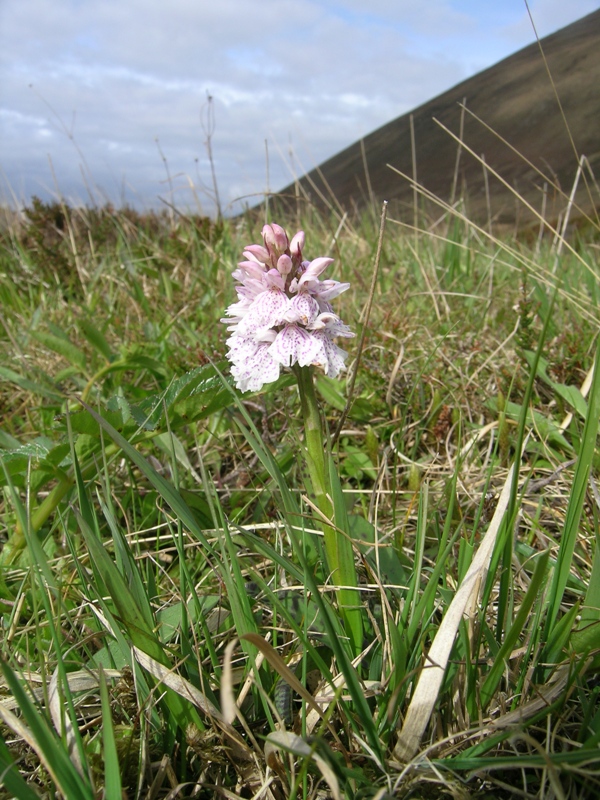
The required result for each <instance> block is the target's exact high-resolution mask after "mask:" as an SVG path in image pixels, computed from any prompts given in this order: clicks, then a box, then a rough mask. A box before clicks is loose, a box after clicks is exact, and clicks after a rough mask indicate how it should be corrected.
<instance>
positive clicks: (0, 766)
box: [0, 738, 40, 800]
mask: <svg viewBox="0 0 600 800" xmlns="http://www.w3.org/2000/svg"><path fill="white" fill-rule="evenodd" d="M0 774H1V776H2V778H1V780H2V785H3V786H4V787H5V788H6V789H8V791H9V793H10V795H11V796H12V797H18V798H19V800H40V797H39V795H38V794H36V792H34V791H33V789H32V788H31V787H30V786H29V784H28V783H26V781H24V780H23V778H22V777H21V775H20V773H19V769H18V767H17V765H16V764H15V762H14V761H13V759H12V758H11V754H10V750H9V749H8V747H7V746H6V745H5V744H4V740H3V739H1V738H0Z"/></svg>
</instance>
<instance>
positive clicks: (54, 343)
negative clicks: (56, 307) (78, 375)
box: [30, 331, 86, 372]
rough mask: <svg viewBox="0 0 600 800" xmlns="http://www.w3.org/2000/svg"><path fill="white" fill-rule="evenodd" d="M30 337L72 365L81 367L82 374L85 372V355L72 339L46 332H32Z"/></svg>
mask: <svg viewBox="0 0 600 800" xmlns="http://www.w3.org/2000/svg"><path fill="white" fill-rule="evenodd" d="M30 335H31V337H32V338H33V339H35V340H36V341H37V342H40V344H43V345H44V347H47V348H48V350H52V351H53V352H54V353H58V355H59V356H62V357H63V358H66V359H67V361H69V362H70V363H71V364H73V365H74V366H76V367H79V369H80V370H81V371H82V372H83V371H84V370H85V362H86V358H85V353H84V352H83V350H80V349H79V347H77V346H76V345H74V344H73V342H71V341H70V339H68V338H62V337H61V336H56V335H54V334H52V333H44V331H30Z"/></svg>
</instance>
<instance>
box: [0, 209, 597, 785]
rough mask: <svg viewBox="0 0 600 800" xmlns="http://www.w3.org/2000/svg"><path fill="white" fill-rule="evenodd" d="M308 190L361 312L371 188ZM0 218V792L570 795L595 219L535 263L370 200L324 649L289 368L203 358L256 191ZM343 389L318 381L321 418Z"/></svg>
mask: <svg viewBox="0 0 600 800" xmlns="http://www.w3.org/2000/svg"><path fill="white" fill-rule="evenodd" d="M306 214H307V217H306V219H305V220H304V219H303V220H300V226H302V227H304V228H305V229H306V231H307V234H308V241H309V243H310V250H311V253H312V254H325V253H331V254H332V255H333V256H335V258H336V264H335V267H334V269H335V270H336V271H337V272H336V274H335V277H338V278H341V279H343V280H347V281H350V282H351V289H350V290H349V291H348V292H347V293H346V294H344V295H343V296H342V298H341V303H340V305H341V313H342V316H343V318H344V320H346V321H347V322H348V323H349V324H350V325H351V327H352V328H353V329H355V330H357V331H360V330H361V325H362V321H363V309H364V306H365V302H366V295H367V292H368V288H369V284H370V281H371V273H372V268H373V262H374V257H375V251H376V247H377V235H378V229H377V223H376V221H375V219H374V217H375V215H365V216H364V217H363V218H361V219H355V220H351V219H349V218H347V217H346V218H343V219H341V224H340V218H339V217H336V216H335V215H334V216H332V219H331V220H326V219H324V218H323V217H317V216H315V215H314V214H312V213H311V212H310V210H307V212H306ZM5 219H6V220H7V221H6V224H5V225H4V227H3V230H2V234H1V240H0V298H1V301H2V312H1V318H0V321H1V322H2V329H1V332H0V348H1V350H2V353H1V362H0V376H1V377H2V382H1V383H0V416H1V418H2V424H1V427H0V448H1V455H2V473H1V475H0V482H1V483H2V492H3V493H2V505H1V508H0V526H1V527H0V537H1V542H2V552H1V553H0V616H1V621H2V627H3V631H4V635H3V638H2V643H1V645H0V647H1V657H2V667H3V678H2V683H1V690H0V691H1V697H0V715H1V720H2V721H1V728H0V729H1V732H2V737H3V741H2V742H0V769H1V771H2V776H3V778H2V780H3V782H4V789H2V792H3V796H6V797H9V796H18V797H24V798H26V797H34V796H37V795H38V793H41V794H42V795H49V794H52V793H54V792H58V793H60V794H62V796H65V797H69V798H71V797H93V796H96V795H97V793H98V792H100V791H101V790H102V789H103V788H104V789H105V790H106V792H107V796H111V797H116V796H118V795H120V792H121V790H124V791H126V792H127V794H128V796H130V797H134V796H135V797H138V796H139V797H153V798H154V797H166V796H170V797H175V796H190V797H191V796H193V797H213V796H214V797H231V796H248V797H250V796H254V797H273V798H283V797H291V796H303V797H317V796H332V797H342V796H343V797H348V798H350V797H356V798H359V797H368V796H375V795H377V796H379V797H381V796H384V794H383V793H387V795H388V796H390V795H391V796H398V797H409V796H410V797H440V796H453V797H456V796H460V797H481V798H483V797H489V796H491V793H493V794H494V795H495V796H496V797H512V796H526V797H549V796H551V795H550V792H553V793H554V794H553V796H555V797H580V798H584V797H593V796H595V795H596V794H597V792H598V790H599V786H598V779H597V771H598V764H599V762H600V757H599V755H598V741H599V736H600V734H599V730H600V727H599V726H600V714H599V710H598V704H597V697H598V691H597V686H596V679H595V674H596V672H597V668H598V655H597V654H598V651H599V648H600V637H599V634H598V630H600V629H599V628H598V622H599V612H598V607H599V605H600V598H599V597H598V589H597V586H598V580H597V578H598V569H599V567H598V564H599V563H600V561H599V559H598V558H597V555H596V554H597V552H598V551H597V546H596V543H597V538H598V513H599V512H598V507H599V503H600V498H599V495H598V488H597V486H596V477H597V473H598V450H597V421H598V402H599V397H600V395H599V392H598V389H599V386H598V384H599V382H600V378H599V377H598V375H597V374H595V373H593V372H592V367H593V364H594V360H595V358H596V359H597V355H596V351H597V342H596V339H597V336H596V332H597V328H598V311H597V307H598V304H597V300H598V291H599V287H598V277H597V258H598V250H597V244H596V242H595V241H594V239H595V238H596V239H597V234H596V233H595V232H594V231H592V234H591V235H590V237H589V239H588V240H583V239H578V240H577V241H573V242H571V244H572V247H571V248H569V247H566V246H565V247H564V250H563V253H562V255H561V257H560V259H559V260H558V261H557V259H556V243H553V242H552V240H551V239H549V238H548V239H546V238H544V237H542V239H541V241H538V240H537V239H536V240H535V241H532V242H530V241H527V240H525V239H524V240H523V241H521V240H518V239H515V238H514V237H512V238H506V239H502V238H494V237H493V236H492V237H490V236H489V234H488V233H486V232H483V231H481V230H480V229H477V228H475V227H474V226H471V225H470V224H469V223H468V222H467V221H465V220H464V219H461V218H460V216H455V217H452V216H450V215H448V216H446V217H444V219H443V220H442V221H440V222H439V224H437V226H436V227H435V229H434V230H433V232H431V233H427V232H415V231H413V230H408V231H407V230H406V229H405V226H404V225H401V224H400V222H398V221H394V220H390V221H389V222H388V228H387V231H386V235H385V238H384V241H383V248H382V253H381V264H380V272H379V276H378V281H377V285H376V290H375V296H374V304H373V308H372V311H371V319H370V324H369V328H368V331H367V332H366V340H365V348H364V351H363V353H362V360H361V367H360V370H359V372H358V375H357V382H356V387H355V397H354V401H353V403H352V405H351V407H350V412H349V415H348V417H347V419H346V420H345V421H344V422H343V426H342V428H341V431H340V435H339V439H338V442H337V446H336V453H335V459H336V466H337V473H338V474H339V478H340V483H341V487H342V489H343V501H344V504H345V507H346V512H347V514H346V516H347V522H346V523H345V524H346V525H347V527H346V529H344V530H342V531H340V535H343V536H347V537H350V538H351V540H352V542H353V546H354V552H355V557H356V565H357V569H358V574H359V592H360V598H361V609H362V623H361V624H362V625H363V627H364V631H365V634H364V641H363V648H362V652H361V654H360V655H359V657H358V658H354V659H353V653H352V652H351V648H350V647H349V646H348V637H347V635H346V631H345V629H344V624H343V620H342V617H341V615H340V614H339V613H338V608H337V591H336V587H335V586H332V585H331V582H330V580H329V579H328V576H327V575H326V574H324V572H323V569H322V544H321V537H320V534H319V532H318V530H319V525H318V522H319V518H318V516H316V515H315V510H314V505H313V504H312V501H311V497H310V496H308V495H307V493H306V491H305V489H304V483H303V480H304V476H303V471H302V466H301V463H300V460H299V444H298V440H299V437H301V434H300V431H301V429H302V425H301V420H300V418H299V410H298V397H297V390H296V388H295V386H294V383H293V381H292V380H291V378H290V376H284V377H282V378H281V379H280V381H279V382H278V383H277V384H276V385H273V386H270V387H268V388H267V390H266V391H264V392H263V393H262V394H260V395H256V396H243V397H240V398H238V397H237V396H236V395H235V393H234V391H233V390H232V389H231V387H230V385H229V383H228V380H227V377H226V375H227V368H226V363H225V362H224V354H225V347H224V339H225V335H224V326H223V325H221V324H220V323H219V318H220V317H221V316H222V315H223V312H224V309H225V308H226V306H227V305H228V304H229V303H230V302H231V300H232V295H233V287H232V283H231V281H230V277H229V276H230V272H231V270H232V269H233V268H234V265H235V264H236V262H237V261H238V260H239V258H240V256H241V251H242V248H243V245H245V244H247V243H248V242H250V241H255V240H257V239H258V236H259V232H260V227H261V221H260V220H258V219H256V218H254V217H252V216H250V215H249V216H247V217H245V218H243V219H240V220H235V221H224V222H222V223H219V225H218V226H215V225H213V224H211V223H209V222H207V221H206V220H201V219H196V218H189V217H186V216H180V217H177V218H175V219H173V218H172V217H166V216H158V217H155V216H152V215H147V216H145V217H140V216H139V215H135V214H133V212H129V211H117V210H115V209H110V208H106V209H95V210H88V209H71V208H67V207H65V206H63V205H61V204H58V205H56V206H45V205H44V204H41V203H40V202H39V201H36V202H35V203H34V204H33V206H32V207H31V208H30V209H28V210H27V211H26V213H25V214H24V215H23V216H21V217H20V218H9V216H8V215H6V217H5ZM278 221H279V222H281V223H283V224H286V220H285V219H282V218H278ZM288 227H289V228H292V227H293V225H289V226H288ZM425 227H426V226H425V225H424V228H425ZM334 234H335V236H334ZM356 356H357V354H356V351H355V352H351V354H350V360H349V370H350V373H351V371H352V369H353V362H352V359H355V358H356ZM586 377H589V381H588V383H587V388H585V389H583V390H582V387H585V386H586ZM346 389H347V386H346V381H339V382H338V381H330V380H328V379H326V378H323V377H321V378H319V379H318V381H317V390H318V392H319V396H320V398H321V399H322V401H323V408H324V411H325V414H326V418H327V424H328V428H329V430H331V431H334V430H335V428H336V425H337V422H338V421H339V420H340V416H341V414H342V412H343V410H344V408H345V405H346ZM82 401H83V402H82ZM513 463H516V467H515V472H514V481H513V483H512V484H510V483H509V484H508V488H507V489H506V491H505V492H504V494H502V490H503V487H504V486H505V485H506V482H507V477H508V475H509V468H510V465H511V464H513ZM500 498H502V501H501V504H500V510H498V502H499V499H500ZM501 511H502V513H500V512H501ZM490 530H492V534H493V536H492V537H491V538H488V539H487V542H488V544H489V545H490V549H489V553H488V558H487V559H486V560H482V561H481V563H480V561H477V558H478V556H477V553H478V551H479V548H480V546H481V544H482V542H483V541H486V539H485V537H486V535H488V536H489V535H490ZM479 552H481V551H479ZM478 565H479V566H480V568H479V569H477V571H476V573H473V569H474V568H475V567H477V566H478ZM471 574H476V580H475V583H474V588H473V591H470V592H468V593H466V594H464V592H465V589H464V587H465V584H464V580H465V577H466V576H469V575H471ZM461 585H462V587H463V588H462V589H461V588H460V587H461ZM461 592H463V594H464V597H465V604H464V607H461V609H460V611H459V613H458V615H457V618H456V621H455V624H454V627H453V628H451V630H450V631H449V633H448V636H449V639H448V641H447V647H446V651H445V652H446V655H445V658H447V665H445V666H444V669H443V672H441V673H440V675H439V681H438V682H437V684H436V683H435V681H434V682H433V684H432V687H433V688H430V689H429V691H430V692H432V694H430V695H429V696H427V697H426V702H425V705H426V707H427V711H426V713H425V716H421V718H420V719H421V722H420V723H419V725H421V723H422V725H421V727H422V731H421V729H420V728H416V727H415V728H411V725H412V722H411V720H414V719H415V716H414V715H415V708H416V706H415V705H414V704H413V705H411V704H412V703H413V700H414V698H415V697H419V696H421V694H422V692H423V689H421V690H417V685H420V686H421V687H423V686H426V684H427V681H428V670H430V671H431V670H433V669H436V668H438V667H436V665H435V664H434V665H432V664H431V663H430V661H428V654H430V655H431V653H430V648H431V647H432V643H433V642H434V641H436V637H437V635H438V632H439V631H440V629H441V628H442V631H443V630H446V631H448V627H449V626H450V622H449V620H450V619H451V615H450V616H448V612H449V609H456V605H454V606H453V599H454V598H456V597H457V596H459V597H460V596H461V595H460V593H461ZM444 620H445V622H444ZM440 641H441V640H440V639H439V638H438V639H437V644H436V645H435V646H434V649H433V653H434V654H435V653H436V652H439V651H438V649H437V648H439V647H440ZM424 676H425V680H423V679H424ZM434 684H435V685H434ZM288 686H289V687H290V689H288V688H287V687H288ZM56 698H60V702H58V703H57V701H56ZM407 725H408V726H409V728H408V729H407ZM378 792H379V794H377V793H378Z"/></svg>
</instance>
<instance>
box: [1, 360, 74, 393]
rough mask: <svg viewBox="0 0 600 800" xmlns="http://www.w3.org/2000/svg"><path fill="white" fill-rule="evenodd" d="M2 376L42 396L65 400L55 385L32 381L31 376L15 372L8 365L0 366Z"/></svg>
mask: <svg viewBox="0 0 600 800" xmlns="http://www.w3.org/2000/svg"><path fill="white" fill-rule="evenodd" d="M0 378H3V379H4V380H6V381H10V382H11V383H14V384H16V385H17V386H20V387H21V389H25V391H27V392H33V393H34V394H38V395H40V397H47V398H49V399H51V400H63V399H64V398H63V395H62V394H61V393H60V392H59V391H58V389H56V388H55V387H54V386H48V385H46V384H43V383H38V382H36V381H32V380H30V379H29V378H24V377H23V376H22V375H19V373H18V372H14V370H12V369H8V368H7V367H0Z"/></svg>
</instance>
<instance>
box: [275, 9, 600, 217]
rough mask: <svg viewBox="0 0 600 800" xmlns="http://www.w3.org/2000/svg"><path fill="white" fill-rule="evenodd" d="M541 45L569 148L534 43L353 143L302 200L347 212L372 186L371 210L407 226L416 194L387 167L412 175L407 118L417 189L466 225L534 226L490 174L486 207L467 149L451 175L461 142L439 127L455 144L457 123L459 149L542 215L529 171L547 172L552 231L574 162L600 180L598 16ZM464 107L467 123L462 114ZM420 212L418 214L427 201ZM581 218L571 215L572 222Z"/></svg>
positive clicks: (537, 179)
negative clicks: (584, 163)
mask: <svg viewBox="0 0 600 800" xmlns="http://www.w3.org/2000/svg"><path fill="white" fill-rule="evenodd" d="M541 44H542V47H543V52H544V55H545V57H546V61H547V65H548V69H549V71H550V73H551V74H552V78H553V80H554V84H555V88H556V93H557V94H558V97H559V98H560V103H561V104H562V108H563V111H564V115H565V117H566V119H567V121H568V126H569V130H570V134H571V136H572V140H573V141H571V139H570V136H569V131H568V130H567V127H566V125H565V122H564V120H563V117H562V115H561V111H560V107H559V104H558V102H557V99H556V95H555V90H554V88H553V86H552V83H551V81H550V79H549V77H548V72H547V69H546V65H545V64H544V59H543V58H542V55H541V52H540V46H539V44H538V43H537V42H535V43H533V44H531V45H529V46H527V47H525V48H523V49H522V50H520V51H518V52H517V53H515V54H513V55H512V56H509V57H508V58H506V59H504V60H503V61H500V62H499V63H498V64H495V65H494V66H492V67H490V68H489V69H486V70H484V71H483V72H480V73H478V74H477V75H475V76H474V77H472V78H469V79H468V80H466V81H463V82H462V83H459V84H458V85H457V86H454V87H453V88H452V89H450V90H449V91H447V92H444V93H443V94H441V95H439V96H438V97H436V98H434V99H433V100H430V101H429V102H427V103H425V104H424V105H422V106H419V107H418V108H416V109H415V110H414V111H413V112H411V113H408V114H404V115H403V116H401V117H398V118H397V119H394V120H393V121H392V122H389V123H388V124H386V125H384V126H383V127H381V128H379V129H378V130H376V131H374V132H373V133H371V134H370V135H369V136H367V137H365V138H364V139H363V141H362V146H361V142H360V141H359V142H355V143H354V144H353V145H351V146H350V147H348V148H346V149H345V150H343V151H342V152H340V153H338V154H337V155H335V156H334V157H333V158H331V159H329V160H328V161H326V162H324V163H323V164H321V165H320V167H318V168H317V169H315V170H313V171H312V172H310V173H308V175H307V176H304V177H303V178H302V179H301V180H300V184H301V186H302V191H303V192H304V193H306V194H307V195H308V196H309V197H310V198H311V200H312V201H313V202H315V203H316V204H317V205H322V204H323V197H325V198H327V200H328V201H331V198H332V195H333V196H334V197H335V198H336V200H337V202H338V203H339V204H340V205H341V206H342V207H343V208H345V209H347V210H351V209H353V208H361V207H364V206H365V204H366V203H367V202H368V199H369V181H370V188H371V195H372V197H373V198H374V199H375V200H376V201H382V200H389V201H390V203H391V207H392V208H393V209H394V212H395V213H396V214H400V215H401V216H403V217H404V218H412V213H413V207H414V205H413V204H414V197H413V189H412V186H411V184H410V182H409V181H408V180H405V179H404V178H402V177H401V176H400V175H398V174H397V172H395V171H393V170H392V169H391V168H390V166H388V165H391V166H392V167H394V168H395V169H396V170H399V171H400V172H402V173H404V174H405V175H410V176H412V174H413V166H412V148H411V131H410V117H411V115H412V117H413V124H414V139H415V153H416V167H417V179H418V181H419V183H421V184H422V185H423V186H424V187H425V188H426V189H427V190H429V191H430V192H433V193H434V194H435V195H436V196H437V197H440V198H442V199H443V200H446V201H448V200H450V199H451V198H452V197H454V198H455V199H458V198H459V197H461V196H462V197H464V198H465V200H466V202H467V210H468V213H469V215H470V217H471V218H472V219H475V220H478V221H480V222H485V221H487V219H488V215H490V214H491V217H492V219H493V221H494V222H495V223H500V224H510V225H513V224H515V222H516V223H517V225H518V226H519V227H523V226H527V225H529V224H531V223H532V222H534V221H535V215H534V214H533V213H532V212H531V211H530V210H528V209H527V208H526V206H525V205H524V204H522V203H517V202H516V200H515V197H514V195H513V194H512V193H511V191H510V190H509V189H508V188H506V187H505V186H504V185H503V184H502V183H501V182H500V181H499V180H498V179H497V178H496V177H494V176H493V175H492V174H488V185H489V204H488V200H487V199H486V187H485V183H486V182H485V179H484V170H483V167H482V164H481V163H480V162H479V161H478V160H477V159H476V158H475V157H474V156H473V155H471V154H469V153H468V152H467V151H466V150H465V149H462V152H461V155H460V159H459V165H458V171H457V169H456V165H457V150H458V145H457V142H456V140H454V139H453V138H452V137H451V136H450V135H449V134H448V133H447V132H446V131H444V130H442V129H441V128H440V127H439V126H438V125H437V124H436V122H435V119H437V120H439V122H441V123H442V124H443V125H445V126H446V127H447V128H449V129H450V130H451V131H452V132H453V133H455V134H456V135H457V136H458V135H459V132H460V127H461V116H462V118H463V124H464V127H463V142H464V143H465V144H466V145H467V146H468V147H469V148H471V149H472V150H473V152H474V153H476V154H478V155H480V156H481V155H482V156H483V157H484V158H485V162H486V164H488V165H489V166H490V167H491V168H492V169H493V170H495V171H496V172H498V173H499V174H500V175H501V176H502V177H503V178H504V180H505V181H506V182H507V183H508V184H509V186H512V187H514V188H515V189H517V190H518V192H519V194H521V195H522V196H523V197H524V199H525V200H527V202H528V203H530V204H531V205H532V206H533V207H534V208H535V209H537V210H538V211H541V210H542V206H543V199H544V190H543V187H544V182H545V178H544V177H541V176H540V175H539V174H538V173H537V172H536V170H535V168H537V169H539V170H541V171H543V173H544V176H545V177H546V179H547V181H548V191H547V194H546V204H545V217H546V219H548V220H549V221H555V220H556V219H557V218H558V216H559V214H560V212H561V211H562V210H563V209H564V207H565V205H566V200H565V198H564V197H563V196H561V194H560V192H559V191H558V190H557V188H556V187H559V188H560V189H561V190H562V191H563V192H566V193H567V195H568V194H569V193H570V191H571V187H572V185H573V181H574V178H575V175H576V172H577V164H578V156H581V155H582V154H583V155H585V156H586V157H587V159H588V160H589V163H590V166H591V170H592V172H593V173H594V174H595V176H596V179H598V178H599V177H600V90H599V88H598V87H599V86H600V10H598V11H595V12H593V13H592V14H589V15H588V16H586V17H584V18H582V19H580V20H578V21H577V22H575V23H573V24H571V25H569V26H567V27H565V28H562V29H561V30H559V31H558V32H556V33H554V34H552V35H550V36H547V37H545V38H544V39H542V40H541ZM463 101H466V106H467V109H468V111H467V112H466V113H464V112H462V111H461V108H460V105H459V104H460V103H462V102H463ZM468 112H472V113H473V114H475V115H477V117H479V118H480V120H482V121H483V122H484V123H485V124H486V125H487V126H489V128H490V129H491V130H492V131H494V132H495V134H497V135H495V134H494V133H492V132H490V130H488V129H486V127H485V126H484V125H483V124H482V123H481V122H480V121H478V120H477V119H475V118H474V117H473V116H471V114H470V113H468ZM498 137H501V138H503V139H505V140H506V142H508V143H509V144H510V145H511V146H512V147H513V148H515V150H516V151H517V152H515V151H514V150H512V149H511V148H510V147H509V146H508V145H507V144H505V143H503V142H502V141H501V139H500V138H498ZM363 148H364V153H363ZM574 148H575V149H576V151H577V154H576V153H575V150H574ZM518 154H520V155H518ZM520 156H523V157H524V158H525V159H527V160H528V161H530V162H531V166H530V165H529V164H527V163H526V161H524V160H523V158H521V157H520ZM365 162H366V167H367V169H365ZM367 170H368V177H367ZM586 173H587V177H588V183H589V184H590V186H591V188H590V190H587V189H586V187H585V185H584V181H583V180H582V181H581V182H580V190H579V191H578V193H577V202H578V204H580V206H581V208H582V209H584V210H585V211H586V212H587V213H589V212H590V211H591V210H592V209H593V207H594V206H595V207H596V208H598V207H599V206H600V194H599V191H598V188H597V186H596V187H594V185H593V181H592V180H590V179H589V171H588V170H586ZM552 182H554V184H555V186H553V185H552ZM328 187H329V188H328ZM295 190H296V187H295V186H294V184H291V185H290V186H288V187H286V188H285V189H284V190H282V192H281V194H280V196H283V197H293V196H294V195H295ZM320 195H322V197H320ZM590 195H591V196H590ZM419 202H420V204H421V205H422V204H423V202H424V201H423V200H420V201H419ZM577 215H578V212H575V214H574V215H573V218H575V217H576V216H577ZM579 216H580V214H579Z"/></svg>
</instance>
